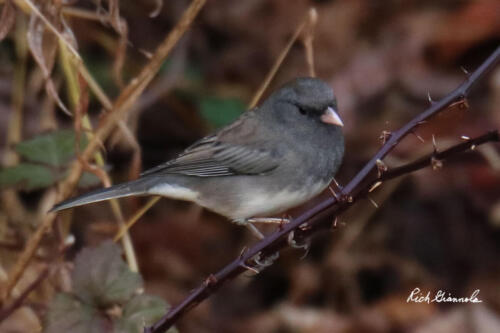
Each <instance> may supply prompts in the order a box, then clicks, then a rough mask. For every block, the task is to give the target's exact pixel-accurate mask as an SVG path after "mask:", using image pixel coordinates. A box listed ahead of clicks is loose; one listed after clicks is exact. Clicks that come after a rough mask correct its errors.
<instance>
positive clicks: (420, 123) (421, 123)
mask: <svg viewBox="0 0 500 333" xmlns="http://www.w3.org/2000/svg"><path fill="white" fill-rule="evenodd" d="M423 124H427V120H420V121H419V122H418V123H417V125H423Z"/></svg>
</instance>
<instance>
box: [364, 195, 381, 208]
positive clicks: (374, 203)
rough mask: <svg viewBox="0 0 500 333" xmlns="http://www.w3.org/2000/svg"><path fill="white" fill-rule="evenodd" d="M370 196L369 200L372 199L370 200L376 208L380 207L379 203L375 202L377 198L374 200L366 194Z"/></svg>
mask: <svg viewBox="0 0 500 333" xmlns="http://www.w3.org/2000/svg"><path fill="white" fill-rule="evenodd" d="M366 197H367V198H368V200H370V202H371V203H372V205H373V206H375V208H377V209H378V204H377V203H376V202H375V200H373V199H372V198H370V196H368V195H367V196H366Z"/></svg>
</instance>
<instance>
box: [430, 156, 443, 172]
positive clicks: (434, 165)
mask: <svg viewBox="0 0 500 333" xmlns="http://www.w3.org/2000/svg"><path fill="white" fill-rule="evenodd" d="M431 165H432V170H434V171H436V170H439V169H441V168H442V167H443V161H441V160H438V159H437V158H435V157H434V156H432V157H431Z"/></svg>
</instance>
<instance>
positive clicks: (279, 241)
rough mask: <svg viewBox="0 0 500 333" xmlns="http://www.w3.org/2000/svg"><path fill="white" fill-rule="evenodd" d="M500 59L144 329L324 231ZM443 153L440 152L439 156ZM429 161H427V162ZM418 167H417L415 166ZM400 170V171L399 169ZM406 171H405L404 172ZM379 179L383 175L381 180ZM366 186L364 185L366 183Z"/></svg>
mask: <svg viewBox="0 0 500 333" xmlns="http://www.w3.org/2000/svg"><path fill="white" fill-rule="evenodd" d="M499 61H500V47H498V48H497V49H496V50H495V51H494V52H493V54H491V55H490V56H489V57H488V59H486V60H485V61H484V63H483V64H481V66H479V68H478V69H477V70H476V71H474V72H473V73H472V74H471V75H469V76H468V77H467V80H466V81H465V82H464V83H462V84H461V85H460V86H459V87H458V88H456V89H455V90H453V91H452V92H451V93H449V94H448V95H447V96H445V97H444V98H442V99H441V100H439V101H437V102H434V103H432V104H431V106H430V107H429V108H428V109H427V110H425V111H424V112H422V113H421V114H419V115H417V116H416V117H415V118H414V119H412V120H411V121H410V122H408V123H407V124H406V125H404V126H403V127H402V128H400V129H399V130H397V131H395V132H393V133H391V134H390V136H389V138H388V139H387V141H386V142H385V143H384V145H383V146H382V147H381V148H380V150H379V151H378V152H377V153H376V154H375V155H374V156H373V158H372V159H371V160H370V161H369V162H368V163H366V165H365V166H364V167H363V168H362V169H361V171H360V172H359V173H358V174H357V175H356V176H355V177H354V178H353V179H352V180H351V181H350V182H349V183H348V184H347V185H346V186H345V187H344V188H343V189H342V191H341V193H340V195H339V196H337V197H338V198H339V199H338V200H337V198H336V197H331V198H327V199H325V200H323V201H321V202H320V203H318V204H317V205H316V206H314V207H312V208H311V209H309V210H307V211H305V212H304V213H302V214H301V215H300V216H298V217H296V218H294V219H293V220H292V221H290V222H289V223H287V224H286V225H284V226H283V227H282V228H281V229H280V230H277V231H276V232H274V233H272V234H270V235H268V236H267V237H266V238H264V239H263V240H262V241H260V242H259V243H257V244H255V245H254V246H253V247H252V248H250V249H249V250H247V251H246V252H244V253H243V254H242V255H240V256H239V257H238V258H237V259H235V260H234V261H233V262H231V263H229V264H228V265H227V266H226V267H224V268H223V269H222V270H220V271H219V272H218V273H216V274H213V275H210V276H209V277H208V278H207V279H206V280H205V281H204V282H203V283H202V285H201V286H199V287H198V288H196V289H195V290H194V291H192V292H191V294H189V295H188V296H187V297H186V298H185V299H184V300H183V301H182V302H181V303H180V304H178V305H177V306H175V307H172V308H171V309H170V311H169V312H168V313H167V314H166V315H165V316H163V318H161V319H160V320H159V321H158V322H157V323H155V324H154V325H153V326H150V327H146V328H144V332H145V333H160V332H165V331H166V330H167V329H169V328H170V327H172V325H174V324H175V322H176V321H177V320H178V319H179V318H180V317H181V316H182V315H183V314H184V313H186V312H187V311H189V309H191V308H193V307H194V306H196V304H198V303H200V302H201V301H203V300H204V299H206V298H207V297H208V296H210V295H211V294H212V293H213V292H214V291H216V290H217V289H219V288H220V287H221V286H222V285H223V284H224V283H225V282H226V281H228V280H230V279H232V278H234V277H236V276H238V275H239V274H241V273H243V272H244V271H246V270H247V269H248V268H250V269H255V268H253V267H252V265H253V264H254V263H255V258H258V259H259V260H260V261H263V260H266V259H270V258H271V256H272V255H273V254H274V253H276V252H277V251H279V250H280V249H281V248H283V247H285V246H286V245H287V244H288V238H289V234H290V233H292V232H293V234H292V239H294V240H295V241H300V240H303V239H304V238H306V237H308V236H310V235H312V234H313V233H315V232H317V231H318V230H322V229H324V228H325V226H328V225H329V224H330V221H332V218H333V217H335V216H336V215H338V214H339V213H340V212H341V211H344V210H346V209H347V208H348V207H350V206H351V205H352V204H353V203H354V201H355V199H357V198H359V196H360V195H361V194H362V193H366V191H368V190H369V189H370V188H371V186H372V185H373V184H374V182H376V181H380V179H384V178H383V177H388V176H387V174H389V175H390V174H391V173H390V171H388V172H386V173H385V176H384V173H382V175H380V177H376V178H375V181H372V182H370V181H369V177H370V175H372V173H373V171H374V170H376V169H377V161H381V160H382V159H383V158H384V157H385V156H386V155H387V154H388V153H389V152H390V151H392V149H394V147H395V146H396V145H397V144H398V143H399V142H400V141H401V140H402V139H403V138H404V137H405V136H406V135H408V134H409V133H411V132H412V131H413V130H414V129H415V128H416V127H418V126H419V124H421V123H422V122H424V121H425V120H427V119H429V118H431V117H432V116H434V115H436V114H438V113H439V112H441V111H443V110H445V109H446V108H447V107H449V106H450V105H452V104H456V103H459V104H458V105H459V106H460V105H461V106H464V107H466V106H467V103H466V97H467V95H468V94H469V91H470V89H471V88H472V86H473V85H474V83H476V82H477V81H478V80H480V79H482V78H483V77H484V76H485V75H486V73H488V72H489V71H490V70H491V69H493V68H494V67H495V66H496V65H497V64H498V62H499ZM482 140H486V141H498V133H497V132H492V133H489V134H486V136H482V137H479V138H476V139H473V140H469V141H467V142H465V143H462V144H460V145H457V146H455V147H452V148H450V149H448V150H447V151H448V153H446V154H448V156H449V155H451V154H455V153H456V152H459V151H464V150H466V149H469V148H470V147H472V145H477V144H479V143H481V142H482ZM444 153H445V152H441V153H434V154H433V156H434V157H435V156H438V157H439V158H441V159H442V158H444V157H446V155H444V156H443V155H442V154H444ZM436 154H440V155H436ZM431 160H432V156H431V159H429V158H427V159H425V158H424V159H423V160H422V161H420V160H418V161H416V162H415V163H416V164H415V165H414V166H413V167H410V166H408V165H407V166H404V167H402V168H406V169H395V170H396V171H392V172H393V174H394V176H395V177H396V176H399V175H400V174H399V173H401V172H403V171H404V172H403V173H406V172H410V171H414V170H416V169H418V168H420V167H423V166H425V165H428V163H429V162H431ZM424 162H425V163H424ZM413 168H416V169H413ZM397 170H399V171H397ZM401 174H402V173H401ZM377 178H379V179H378V180H377ZM363 185H364V186H363Z"/></svg>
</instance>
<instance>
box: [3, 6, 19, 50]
mask: <svg viewBox="0 0 500 333" xmlns="http://www.w3.org/2000/svg"><path fill="white" fill-rule="evenodd" d="M15 17H16V10H15V8H14V6H13V5H12V2H11V1H10V0H7V1H5V4H4V5H3V8H2V14H0V41H1V40H2V39H4V38H5V36H7V34H8V33H9V31H10V29H11V28H12V26H13V25H14V18H15Z"/></svg>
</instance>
